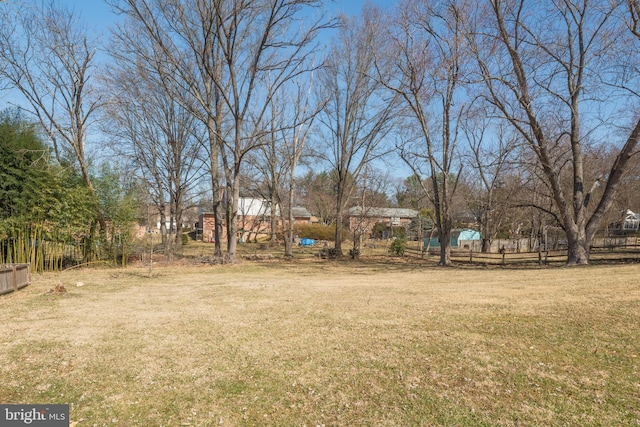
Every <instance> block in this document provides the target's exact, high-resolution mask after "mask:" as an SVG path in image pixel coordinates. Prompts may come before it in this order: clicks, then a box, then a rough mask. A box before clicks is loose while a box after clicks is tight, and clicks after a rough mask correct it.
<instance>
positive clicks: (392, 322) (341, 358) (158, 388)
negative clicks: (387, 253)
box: [0, 259, 640, 427]
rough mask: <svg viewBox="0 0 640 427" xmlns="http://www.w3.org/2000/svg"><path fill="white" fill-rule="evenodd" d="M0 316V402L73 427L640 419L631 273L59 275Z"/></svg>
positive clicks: (405, 270)
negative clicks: (31, 408) (61, 418)
mask: <svg viewBox="0 0 640 427" xmlns="http://www.w3.org/2000/svg"><path fill="white" fill-rule="evenodd" d="M59 281H61V283H62V284H63V285H64V286H65V287H66V289H67V291H68V292H67V293H65V294H61V295H51V294H47V291H48V290H49V289H51V288H53V287H54V286H55V285H56V284H57V283H58V282H59ZM78 282H81V283H78ZM77 284H81V285H83V286H77ZM0 322H1V324H2V333H1V334H0V361H1V363H0V379H1V381H0V402H1V403H68V404H70V405H71V418H72V423H71V425H72V426H77V427H83V426H167V427H173V426H236V425H241V426H242V425H244V426H305V425H306V426H418V425H422V426H441V425H442V426H461V425H462V426H464V425H468V426H483V425H486V426H541V425H544V426H567V425H571V426H573V425H576V426H578V425H579V426H614V425H615V426H637V425H640V357H639V356H640V266H639V265H637V264H635V265H609V266H596V267H587V268H574V269H565V268H556V267H553V268H533V267H532V268H528V269H515V268H511V269H501V268H486V269H482V268H470V267H458V268H447V269H443V268H436V267H433V266H430V265H425V264H421V263H420V262H418V261H415V262H406V261H405V262H399V263H398V262H393V260H392V259H388V260H384V259H381V260H378V261H376V262H373V261H367V260H363V261H361V262H352V261H344V262H339V263H337V262H333V261H319V260H314V259H308V260H304V261H298V262H283V261H276V262H267V263H249V262H240V263H238V264H236V265H226V266H216V267H212V266H208V265H191V266H190V265H182V266H162V265H158V266H154V270H153V277H151V278H149V277H148V269H147V268H145V267H140V268H136V267H130V268H128V269H124V270H121V269H100V270H96V269H85V270H70V271H67V272H63V273H58V274H45V275H40V276H35V277H34V280H33V283H32V285H31V286H28V287H27V288H25V289H23V290H21V291H19V292H17V293H12V294H8V295H5V296H2V297H0Z"/></svg>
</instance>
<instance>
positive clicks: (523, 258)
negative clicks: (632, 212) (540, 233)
mask: <svg viewBox="0 0 640 427" xmlns="http://www.w3.org/2000/svg"><path fill="white" fill-rule="evenodd" d="M634 243H635V242H634ZM438 254H439V251H434V250H431V251H430V252H429V253H427V252H426V251H425V252H423V251H422V250H421V249H419V248H415V247H407V248H406V249H405V256H414V257H419V258H424V257H427V256H428V257H434V256H438ZM589 258H590V259H591V260H592V261H603V260H606V261H636V262H637V261H640V247H638V246H636V245H629V244H622V245H606V246H593V247H592V248H591V253H590V257H589ZM451 260H452V261H453V262H456V263H464V264H489V265H491V264H493V265H508V264H540V265H547V264H553V263H565V262H566V261H567V250H566V249H564V250H549V251H544V250H541V251H532V252H530V251H521V252H509V251H501V252H499V253H483V252H480V251H475V250H469V249H464V250H461V249H452V250H451Z"/></svg>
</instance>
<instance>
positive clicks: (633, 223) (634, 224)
mask: <svg viewBox="0 0 640 427" xmlns="http://www.w3.org/2000/svg"><path fill="white" fill-rule="evenodd" d="M638 225H640V221H638V220H637V219H631V218H629V219H627V220H626V221H625V222H624V229H625V230H637V229H638Z"/></svg>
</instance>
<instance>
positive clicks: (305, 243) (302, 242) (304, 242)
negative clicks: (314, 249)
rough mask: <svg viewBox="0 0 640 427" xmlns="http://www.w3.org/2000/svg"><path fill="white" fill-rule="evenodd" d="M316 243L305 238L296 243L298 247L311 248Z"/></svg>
mask: <svg viewBox="0 0 640 427" xmlns="http://www.w3.org/2000/svg"><path fill="white" fill-rule="evenodd" d="M315 243H316V241H315V240H313V239H308V238H306V237H304V238H302V239H300V243H298V245H299V246H313V245H314V244H315Z"/></svg>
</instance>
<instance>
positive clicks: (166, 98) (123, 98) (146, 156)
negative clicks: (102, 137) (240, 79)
mask: <svg viewBox="0 0 640 427" xmlns="http://www.w3.org/2000/svg"><path fill="white" fill-rule="evenodd" d="M127 46H128V47H129V49H128V52H130V54H129V55H128V56H127V55H124V54H120V55H118V57H117V59H116V61H115V63H114V64H113V66H112V67H111V68H110V70H109V73H108V75H107V77H106V84H107V86H108V87H109V94H110V99H109V103H108V105H107V108H106V110H107V114H108V115H107V116H106V121H105V123H106V124H105V133H107V134H111V135H112V136H113V138H114V139H115V144H114V148H115V151H116V153H118V154H120V155H121V156H123V159H126V160H128V162H129V163H130V165H131V166H132V167H133V168H134V170H135V171H136V172H135V173H136V175H137V177H138V178H139V179H140V180H142V181H143V182H144V183H145V184H146V187H147V188H146V189H147V191H148V192H149V195H150V196H151V198H152V200H153V201H154V203H155V205H156V208H157V211H158V214H159V215H160V227H161V228H160V229H161V235H162V244H163V247H164V250H165V253H166V254H167V255H168V256H169V258H172V257H173V255H174V252H176V251H177V252H179V251H180V249H181V246H182V224H183V217H184V212H185V210H186V209H187V207H188V206H189V200H188V197H189V194H190V193H191V191H192V189H193V188H194V186H195V185H196V184H198V182H199V180H200V178H201V177H202V169H203V159H202V155H201V154H202V153H201V151H202V148H201V147H202V145H201V141H202V139H203V132H202V126H201V124H199V122H197V121H196V119H195V117H194V116H193V115H192V114H191V112H190V110H188V109H186V108H184V107H183V105H182V104H181V103H179V102H177V101H176V100H175V99H174V97H173V95H174V94H175V93H176V92H178V91H179V90H180V89H179V88H174V87H172V85H173V79H170V78H169V77H168V75H170V74H171V72H172V70H171V69H170V68H167V64H166V62H165V61H163V60H162V56H158V55H157V52H153V51H151V52H149V51H146V50H145V46H144V45H142V44H135V45H133V46H131V45H127ZM112 49H113V50H115V51H119V52H125V49H124V47H123V46H122V45H120V46H119V45H117V44H114V45H113V46H112ZM167 202H168V207H169V216H168V218H167V215H166V206H167V205H166V204H167ZM167 223H168V224H169V227H168V229H167V227H166V224H167ZM169 236H173V239H172V240H170V239H169V238H168V237H169Z"/></svg>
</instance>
